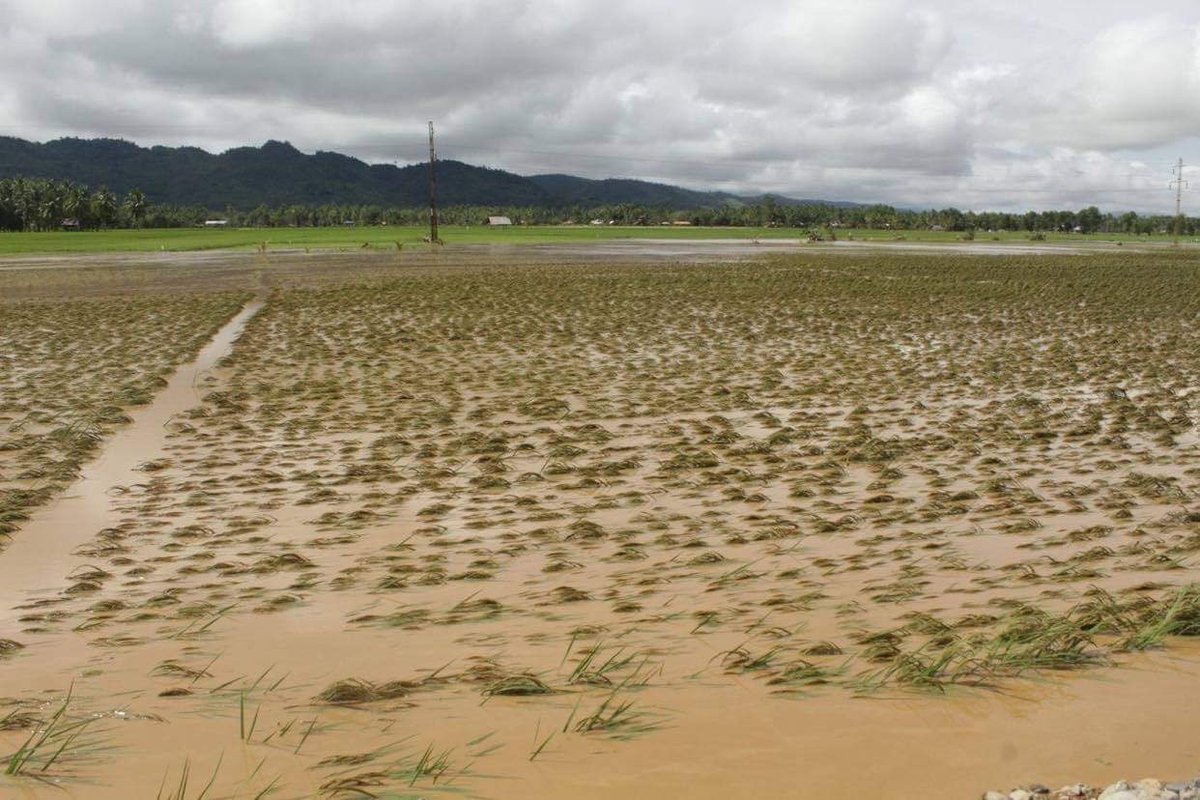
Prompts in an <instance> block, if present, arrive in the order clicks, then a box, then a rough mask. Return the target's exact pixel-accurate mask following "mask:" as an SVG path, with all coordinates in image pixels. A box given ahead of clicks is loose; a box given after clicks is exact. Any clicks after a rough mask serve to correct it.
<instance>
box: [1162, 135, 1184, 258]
mask: <svg viewBox="0 0 1200 800" xmlns="http://www.w3.org/2000/svg"><path fill="white" fill-rule="evenodd" d="M1186 183H1187V181H1185V180H1184V179H1183V158H1182V157H1181V158H1180V159H1179V163H1178V164H1177V165H1176V166H1175V178H1174V179H1173V180H1172V181H1171V182H1170V183H1169V184H1167V185H1168V186H1174V187H1175V241H1174V246H1175V247H1179V233H1180V229H1181V228H1182V227H1183V187H1184V184H1186Z"/></svg>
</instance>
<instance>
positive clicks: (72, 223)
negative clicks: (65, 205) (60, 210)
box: [62, 217, 82, 231]
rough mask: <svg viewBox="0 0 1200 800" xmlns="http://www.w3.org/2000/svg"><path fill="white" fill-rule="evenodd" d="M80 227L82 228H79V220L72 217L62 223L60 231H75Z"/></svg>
mask: <svg viewBox="0 0 1200 800" xmlns="http://www.w3.org/2000/svg"><path fill="white" fill-rule="evenodd" d="M80 227H82V226H80V224H79V220H77V219H75V218H73V217H68V218H67V219H64V220H63V221H62V229H63V230H64V231H77V230H79V229H80Z"/></svg>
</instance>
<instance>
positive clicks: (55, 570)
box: [0, 294, 266, 635]
mask: <svg viewBox="0 0 1200 800" xmlns="http://www.w3.org/2000/svg"><path fill="white" fill-rule="evenodd" d="M265 301H266V299H265V295H263V294H260V296H259V297H258V298H256V299H254V300H252V301H251V302H249V303H248V304H247V305H246V306H245V307H243V308H242V309H241V310H240V311H239V312H238V313H237V314H236V315H234V317H233V318H232V319H230V320H229V322H227V323H226V324H225V326H224V327H222V328H221V329H220V330H219V331H218V332H217V333H216V335H215V336H213V338H212V339H211V340H210V341H209V342H208V344H206V345H205V346H204V347H203V348H202V349H201V350H200V352H199V353H198V354H197V355H196V358H195V359H194V360H193V361H192V362H190V363H188V364H185V365H184V366H182V367H180V368H179V369H178V370H176V372H175V374H174V375H172V376H171V378H170V379H169V380H168V381H167V385H166V386H165V387H164V388H163V389H162V390H161V391H160V392H159V393H158V395H157V396H156V397H155V398H154V401H153V402H152V403H151V404H150V405H148V406H144V407H141V408H138V409H135V410H134V411H133V412H132V413H131V414H130V417H131V422H130V423H129V424H128V425H126V426H124V427H122V428H121V429H119V430H118V431H117V432H116V433H115V434H114V435H113V436H112V437H111V438H110V439H109V440H108V441H106V442H105V443H104V446H103V449H102V450H101V452H100V454H99V455H98V456H97V457H96V458H95V459H93V460H92V461H91V462H90V463H88V464H86V465H85V466H84V468H83V470H82V472H81V474H80V476H79V478H78V479H77V480H76V481H75V482H74V483H73V484H71V486H70V487H69V488H68V489H67V490H66V491H65V492H64V494H63V496H62V497H60V498H59V499H58V500H57V501H55V502H53V503H52V504H51V505H49V506H46V507H44V508H42V509H39V510H38V511H37V512H35V513H34V515H33V516H32V518H31V519H30V520H29V521H28V522H27V523H25V524H24V525H23V526H22V528H21V530H20V532H19V534H18V535H17V536H15V537H13V540H12V541H11V542H10V543H9V545H8V547H7V548H6V549H5V551H4V553H3V557H2V558H0V620H2V622H0V635H3V634H4V633H5V632H13V629H15V628H16V627H17V623H16V620H15V617H16V616H18V614H17V609H18V608H19V607H20V606H21V605H22V603H24V602H26V601H27V600H28V599H29V596H30V595H31V594H32V593H35V592H46V591H52V590H55V589H57V588H60V586H61V583H62V581H63V578H64V575H66V574H67V573H69V572H70V570H71V569H72V567H73V566H74V564H75V562H77V561H78V558H77V556H75V555H74V553H75V550H76V549H77V548H78V547H79V546H80V545H81V544H83V543H85V542H87V541H89V540H90V539H91V538H92V537H93V536H94V535H95V534H96V531H98V530H100V529H102V528H104V527H105V526H106V525H107V524H110V523H115V518H114V511H113V505H112V501H113V497H114V493H119V492H121V491H124V487H127V486H129V485H131V484H135V483H138V482H141V481H144V480H146V478H147V475H148V474H149V473H150V471H152V470H153V462H154V460H155V459H157V458H161V456H162V453H163V450H164V447H165V444H166V440H167V434H168V431H167V427H168V425H169V424H170V423H171V421H172V420H174V419H175V418H176V417H178V416H179V415H180V414H182V413H183V412H185V411H187V410H188V409H190V408H193V407H195V406H196V405H198V404H199V403H200V402H201V401H202V398H203V397H204V395H205V394H206V393H207V392H208V391H209V389H208V382H209V378H210V373H211V371H212V370H213V368H214V367H215V366H216V365H217V363H218V362H219V361H220V360H221V359H222V358H224V357H225V356H227V355H228V354H229V352H230V350H231V349H232V347H233V344H234V342H235V341H236V340H237V338H238V336H240V335H241V332H242V329H243V328H244V327H245V325H246V322H247V321H248V320H250V319H251V318H252V317H253V316H254V315H255V314H257V313H258V312H259V310H260V309H261V308H262V307H263V304H264V303H265Z"/></svg>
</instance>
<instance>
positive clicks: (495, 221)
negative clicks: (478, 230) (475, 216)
mask: <svg viewBox="0 0 1200 800" xmlns="http://www.w3.org/2000/svg"><path fill="white" fill-rule="evenodd" d="M487 224H488V227H491V228H502V227H504V226H506V225H512V224H513V223H512V220H511V219H509V218H508V217H488V219H487Z"/></svg>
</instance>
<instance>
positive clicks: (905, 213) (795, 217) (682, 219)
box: [0, 177, 1200, 236]
mask: <svg viewBox="0 0 1200 800" xmlns="http://www.w3.org/2000/svg"><path fill="white" fill-rule="evenodd" d="M497 215H498V216H507V217H509V218H510V219H511V220H512V221H513V222H514V223H516V224H523V225H559V224H563V223H573V224H579V225H584V224H590V223H592V222H600V223H603V224H614V225H663V224H672V223H687V224H690V225H696V226H711V227H723V226H729V227H780V228H797V229H809V230H811V229H822V228H838V227H844V228H865V229H874V230H896V231H905V230H929V229H942V230H947V231H959V232H973V231H1026V232H1029V233H1036V232H1050V231H1078V232H1080V233H1124V234H1151V233H1161V232H1169V231H1171V230H1173V229H1174V224H1175V217H1174V216H1171V215H1163V214H1154V215H1139V214H1137V213H1136V212H1133V211H1128V212H1125V213H1122V214H1112V213H1106V212H1102V211H1100V210H1099V209H1098V208H1097V207H1096V206H1088V207H1087V208H1083V209H1080V210H1078V211H1069V210H1057V211H1026V212H1024V213H1010V212H999V211H962V210H959V209H957V208H944V209H929V210H912V209H901V208H895V207H893V206H888V205H882V204H876V205H863V206H839V205H831V204H804V205H791V204H783V203H776V202H775V201H774V199H773V198H771V197H770V196H767V197H765V198H764V199H763V200H762V201H761V202H759V203H754V204H734V203H729V204H726V205H723V206H720V207H717V208H701V209H691V210H676V209H671V208H668V207H664V206H646V205H639V204H635V203H616V204H605V205H600V206H594V207H583V206H578V205H576V206H570V207H557V208H556V207H541V206H477V205H455V206H448V207H445V208H440V209H439V210H438V216H439V218H440V220H441V222H442V223H443V224H446V225H478V224H483V223H484V222H486V220H487V218H488V217H489V216H497ZM212 219H222V220H225V221H226V222H227V223H228V224H229V225H230V226H234V227H262V228H279V227H331V226H338V225H346V224H353V225H361V226H376V225H397V226H405V225H425V224H427V222H428V219H429V210H428V209H427V208H423V207H388V206H381V205H374V204H340V203H327V204H322V205H302V204H290V205H283V206H278V207H268V206H266V205H259V206H257V207H255V208H251V209H238V208H233V207H227V208H225V209H220V210H216V209H210V208H205V207H203V206H198V205H190V206H182V205H168V204H156V203H151V202H149V201H148V199H147V197H146V195H145V193H143V192H142V191H141V190H140V189H136V188H135V189H132V190H130V191H129V192H128V193H127V194H126V195H125V196H124V197H118V196H117V195H116V194H115V193H113V192H111V191H109V190H108V189H107V188H106V187H103V186H101V187H99V188H97V189H95V190H91V189H89V188H88V187H86V186H83V185H80V184H76V183H72V182H70V181H59V180H52V179H46V178H24V177H14V178H3V179H0V230H5V231H53V230H60V229H63V228H75V227H78V228H80V229H87V230H98V229H108V228H188V227H196V226H201V225H203V224H204V223H205V221H207V220H212ZM1180 222H1181V226H1180V227H1181V233H1183V234H1184V235H1188V236H1192V235H1196V234H1197V233H1200V219H1198V218H1196V217H1184V218H1183V219H1182V220H1181V221H1180Z"/></svg>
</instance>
